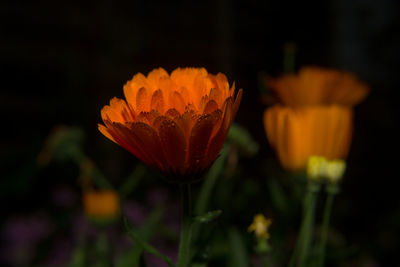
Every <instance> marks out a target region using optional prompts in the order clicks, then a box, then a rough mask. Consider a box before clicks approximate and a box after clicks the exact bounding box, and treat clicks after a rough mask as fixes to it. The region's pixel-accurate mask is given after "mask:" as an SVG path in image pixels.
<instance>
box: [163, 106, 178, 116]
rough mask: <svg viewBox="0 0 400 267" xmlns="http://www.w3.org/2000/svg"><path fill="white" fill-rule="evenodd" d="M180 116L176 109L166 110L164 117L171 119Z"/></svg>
mask: <svg viewBox="0 0 400 267" xmlns="http://www.w3.org/2000/svg"><path fill="white" fill-rule="evenodd" d="M179 115H181V114H180V113H179V112H178V111H177V110H176V109H174V108H170V109H168V110H167V112H165V116H168V117H171V118H175V117H177V116H179Z"/></svg>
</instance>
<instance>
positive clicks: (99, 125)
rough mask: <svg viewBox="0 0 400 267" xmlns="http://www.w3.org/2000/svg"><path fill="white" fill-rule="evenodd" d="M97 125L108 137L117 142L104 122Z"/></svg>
mask: <svg viewBox="0 0 400 267" xmlns="http://www.w3.org/2000/svg"><path fill="white" fill-rule="evenodd" d="M97 127H98V129H99V131H100V132H101V133H102V134H103V135H104V136H105V137H107V138H108V139H110V140H111V141H113V142H114V143H117V144H118V142H117V141H115V139H114V137H113V136H112V135H111V133H110V132H109V131H108V129H107V127H105V126H104V125H103V124H97Z"/></svg>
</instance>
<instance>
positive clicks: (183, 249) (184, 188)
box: [176, 184, 192, 267]
mask: <svg viewBox="0 0 400 267" xmlns="http://www.w3.org/2000/svg"><path fill="white" fill-rule="evenodd" d="M181 201H182V203H181V204H182V226H181V227H182V229H181V238H180V243H179V252H178V262H177V265H176V266H177V267H187V266H188V263H189V258H190V240H191V234H192V233H191V232H192V229H191V228H192V222H191V212H192V211H191V192H190V184H187V185H181Z"/></svg>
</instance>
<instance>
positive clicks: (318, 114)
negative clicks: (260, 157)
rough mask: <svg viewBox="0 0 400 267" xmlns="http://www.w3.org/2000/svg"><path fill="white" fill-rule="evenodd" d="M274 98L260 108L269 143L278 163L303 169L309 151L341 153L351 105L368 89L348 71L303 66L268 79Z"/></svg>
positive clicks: (340, 155) (329, 155) (325, 154)
mask: <svg viewBox="0 0 400 267" xmlns="http://www.w3.org/2000/svg"><path fill="white" fill-rule="evenodd" d="M269 83H270V84H269V86H270V88H271V89H272V90H274V91H275V92H276V95H277V97H278V99H279V101H280V103H278V104H276V105H274V106H272V107H270V108H267V109H266V111H265V112H264V126H265V130H266V133H267V137H268V140H269V142H270V144H271V146H272V147H273V148H274V149H275V150H276V152H277V155H278V158H279V160H280V162H281V164H282V165H283V167H284V168H286V169H289V170H292V171H297V170H302V169H306V167H307V161H308V158H309V157H310V156H322V157H325V158H327V159H328V160H334V159H344V158H346V156H347V154H348V151H349V147H350V143H351V137H352V131H353V108H352V107H353V106H354V105H355V104H357V103H359V102H360V101H361V100H362V99H364V98H365V96H366V95H367V93H368V88H367V87H366V85H365V84H363V83H362V82H360V81H358V80H357V78H356V77H355V76H354V75H352V74H349V73H346V72H340V71H335V70H329V69H323V68H317V67H306V68H302V69H301V70H300V71H299V73H298V74H297V75H286V76H283V77H281V78H277V79H274V80H270V82H269Z"/></svg>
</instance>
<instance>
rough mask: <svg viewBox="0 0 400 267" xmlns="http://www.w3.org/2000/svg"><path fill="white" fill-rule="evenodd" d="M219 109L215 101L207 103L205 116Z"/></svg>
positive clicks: (204, 111)
mask: <svg viewBox="0 0 400 267" xmlns="http://www.w3.org/2000/svg"><path fill="white" fill-rule="evenodd" d="M217 109H218V104H217V102H215V101H214V100H210V101H208V102H207V104H206V106H205V107H204V110H203V114H207V113H212V112H214V111H215V110H217Z"/></svg>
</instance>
